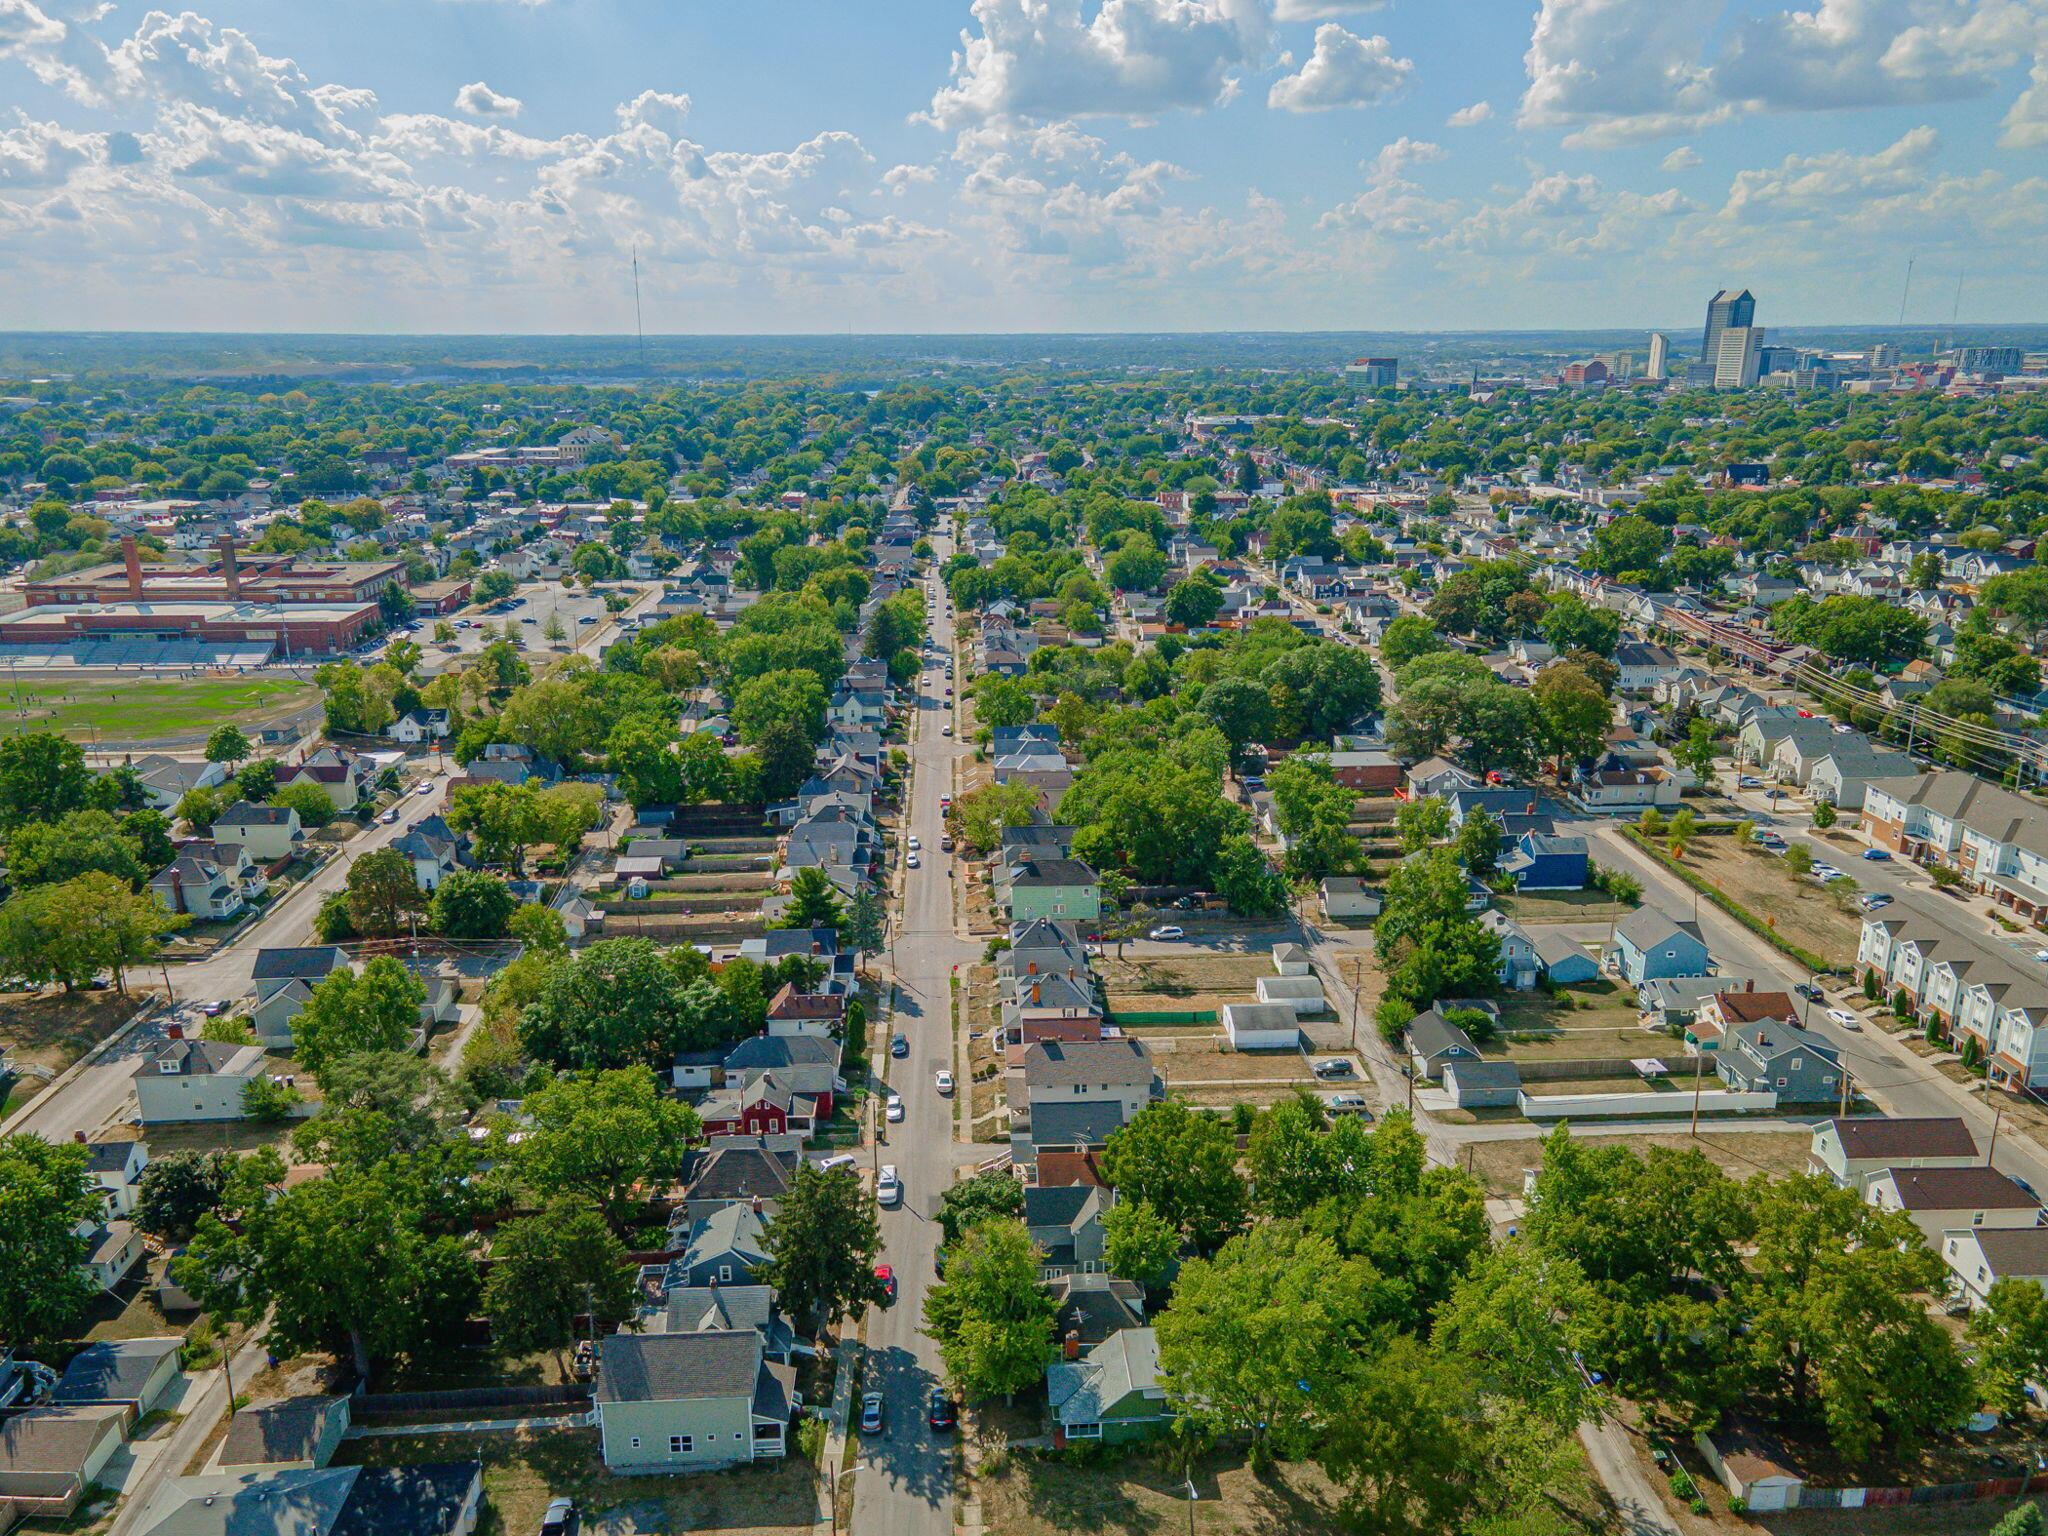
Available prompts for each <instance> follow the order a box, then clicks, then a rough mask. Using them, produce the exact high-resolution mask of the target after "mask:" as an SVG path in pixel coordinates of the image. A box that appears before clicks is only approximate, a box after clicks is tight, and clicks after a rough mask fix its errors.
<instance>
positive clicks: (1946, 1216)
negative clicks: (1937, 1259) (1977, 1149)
mask: <svg viewBox="0 0 2048 1536" xmlns="http://www.w3.org/2000/svg"><path fill="white" fill-rule="evenodd" d="M1863 1199H1864V1201H1865V1203H1867V1204H1870V1205H1874V1206H1876V1207H1877V1208H1878V1209H1879V1210H1881V1211H1903V1212H1905V1214H1906V1215H1907V1216H1908V1217H1909V1218H1910V1219H1911V1220H1912V1223H1913V1225H1914V1226H1916V1227H1918V1228H1919V1229H1920V1231H1921V1234H1922V1235H1923V1236H1924V1237H1926V1239H1927V1246H1928V1247H1929V1248H1932V1249H1933V1250H1934V1251H1935V1252H1936V1253H1939V1252H1941V1251H1942V1249H1943V1247H1944V1246H1945V1238H1944V1234H1945V1233H1949V1232H1954V1231H1959V1230H1960V1231H1969V1230H1972V1229H1974V1228H1978V1227H2019V1228H2029V1227H2038V1226H2039V1225H2041V1216H2042V1212H2041V1202H2040V1201H2039V1200H2038V1199H2036V1198H2035V1197H2034V1195H2033V1194H2032V1193H2030V1192H2029V1191H2028V1190H2027V1189H2026V1188H2025V1187H2024V1186H2023V1185H2021V1184H2019V1183H2018V1182H2016V1181H2015V1180H2013V1179H2009V1178H2007V1177H2006V1176H2005V1175H2004V1174H2002V1173H2000V1172H1999V1171H1998V1170H1997V1169H1995V1168H1988V1167H1985V1166H1984V1165H1983V1164H1981V1163H1980V1164H1973V1165H1972V1166H1970V1167H1968V1168H1885V1169H1882V1170H1880V1171H1879V1172H1877V1173H1873V1174H1872V1175H1871V1176H1870V1177H1869V1178H1868V1179H1866V1180H1865V1181H1864V1185H1863Z"/></svg>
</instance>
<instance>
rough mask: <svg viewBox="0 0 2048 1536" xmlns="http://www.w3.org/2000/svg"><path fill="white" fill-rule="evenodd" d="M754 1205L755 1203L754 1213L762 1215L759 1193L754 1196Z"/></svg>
mask: <svg viewBox="0 0 2048 1536" xmlns="http://www.w3.org/2000/svg"><path fill="white" fill-rule="evenodd" d="M753 1205H754V1214H755V1215H756V1216H758V1215H760V1214H761V1197H760V1196H759V1195H756V1196H754V1200H753Z"/></svg>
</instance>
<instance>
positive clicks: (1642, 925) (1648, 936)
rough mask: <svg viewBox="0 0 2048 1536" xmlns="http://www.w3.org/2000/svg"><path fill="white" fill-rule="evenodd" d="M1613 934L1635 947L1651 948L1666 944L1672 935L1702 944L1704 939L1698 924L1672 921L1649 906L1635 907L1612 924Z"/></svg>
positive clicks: (1704, 941)
mask: <svg viewBox="0 0 2048 1536" xmlns="http://www.w3.org/2000/svg"><path fill="white" fill-rule="evenodd" d="M1614 936H1615V937H1616V938H1618V939H1627V940H1628V941H1629V943H1631V944H1633V945H1634V946H1635V947H1636V948H1637V949H1652V948H1654V947H1656V946H1657V945H1659V944H1668V943H1669V942H1670V941H1671V940H1672V938H1673V937H1674V936H1676V937H1681V938H1688V939H1691V940H1692V941H1693V942H1694V943H1695V944H1699V945H1701V946H1704V945H1705V943H1706V940H1704V939H1702V938H1701V937H1700V930H1699V925H1698V924H1696V923H1691V922H1685V923H1680V922H1674V921H1672V920H1671V919H1670V918H1668V917H1666V916H1665V915H1664V914H1663V913H1662V912H1658V911H1655V910H1654V909H1652V908H1650V907H1637V908H1636V909H1635V911H1633V912H1631V913H1629V915H1628V916H1627V917H1624V918H1623V919H1622V920H1621V921H1620V922H1618V923H1616V924H1615V925H1614Z"/></svg>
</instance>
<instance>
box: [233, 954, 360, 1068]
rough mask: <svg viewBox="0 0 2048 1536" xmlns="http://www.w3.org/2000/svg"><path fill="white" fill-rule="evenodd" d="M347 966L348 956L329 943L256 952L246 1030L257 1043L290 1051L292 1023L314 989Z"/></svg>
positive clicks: (251, 974) (251, 975)
mask: <svg viewBox="0 0 2048 1536" xmlns="http://www.w3.org/2000/svg"><path fill="white" fill-rule="evenodd" d="M347 964H348V955H347V953H346V952H344V951H343V950H341V949H340V948H338V947H337V946H335V945H332V944H306V945H296V946H293V947H290V948H283V949H259V950H257V951H256V962H255V966H254V968H253V969H252V971H251V973H250V978H249V982H250V987H251V989H252V995H253V1003H252V1006H251V1008H250V1011H249V1028H250V1029H251V1030H252V1031H254V1033H255V1035H256V1039H257V1040H258V1042H260V1043H261V1044H263V1045H266V1046H269V1047H271V1048H273V1049H278V1050H289V1049H290V1048H291V1043H292V1020H293V1019H295V1018H297V1017H298V1016H299V1010H300V1009H301V1008H303V1007H305V1006H306V999H307V998H309V997H311V996H312V995H313V988H315V987H316V986H318V985H319V984H320V983H321V982H323V981H325V980H326V979H327V978H328V977H329V976H331V975H333V974H334V973H335V972H336V971H338V970H341V969H343V968H344V967H345V966H347Z"/></svg>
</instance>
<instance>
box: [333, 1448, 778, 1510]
mask: <svg viewBox="0 0 2048 1536" xmlns="http://www.w3.org/2000/svg"><path fill="white" fill-rule="evenodd" d="M335 1460H336V1461H337V1462H338V1463H355V1464H362V1465H372V1466H390V1465H397V1464H403V1463H406V1462H421V1461H456V1460H463V1461H467V1460H481V1461H482V1462H483V1464H484V1498H485V1504H486V1513H485V1515H484V1517H483V1520H482V1521H481V1522H480V1523H479V1525H478V1530H479V1532H481V1533H482V1536H526V1533H527V1532H529V1531H535V1530H538V1529H539V1528H540V1517H541V1515H542V1513H543V1512H544V1511H545V1510H546V1509H547V1506H548V1501H549V1500H550V1499H551V1498H554V1497H555V1496H557V1495H559V1494H568V1495H570V1496H571V1497H573V1498H574V1499H575V1500H576V1502H577V1503H578V1504H579V1505H580V1506H581V1507H582V1509H583V1511H584V1520H585V1524H584V1529H585V1530H586V1531H592V1532H595V1531H600V1530H603V1529H605V1526H604V1525H603V1524H602V1522H601V1517H602V1516H603V1515H605V1514H606V1513H608V1512H610V1511H613V1510H618V1511H622V1512H630V1515H631V1517H632V1520H633V1523H632V1525H631V1526H630V1527H628V1528H629V1529H634V1530H649V1531H654V1530H659V1531H721V1532H723V1533H725V1536H809V1532H810V1530H811V1527H812V1524H813V1523H814V1519H815V1516H816V1514H817V1508H818V1494H817V1488H816V1483H817V1470H816V1468H814V1467H813V1466H812V1465H811V1464H810V1463H809V1462H808V1461H805V1460H803V1459H802V1458H801V1457H794V1456H793V1457H791V1458H790V1459H788V1460H786V1461H778V1462H765V1463H762V1464H761V1465H759V1466H753V1467H742V1468H739V1469H737V1470H734V1471H731V1472H716V1473H700V1474H698V1475H696V1476H694V1477H614V1476H612V1475H611V1474H610V1473H609V1472H607V1471H606V1470H605V1468H604V1463H603V1462H601V1461H600V1460H599V1459H598V1455H597V1431H595V1430H583V1429H573V1430H572V1429H559V1430H550V1431H548V1432H547V1433H546V1434H521V1435H461V1436H447V1435H441V1436H434V1435H421V1436H405V1435H393V1436H390V1437H380V1438H377V1439H371V1440H350V1441H347V1442H345V1443H344V1444H343V1446H342V1450H341V1454H340V1455H339V1456H337V1457H336V1458H335Z"/></svg>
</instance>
